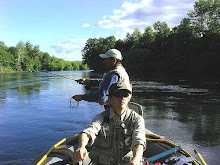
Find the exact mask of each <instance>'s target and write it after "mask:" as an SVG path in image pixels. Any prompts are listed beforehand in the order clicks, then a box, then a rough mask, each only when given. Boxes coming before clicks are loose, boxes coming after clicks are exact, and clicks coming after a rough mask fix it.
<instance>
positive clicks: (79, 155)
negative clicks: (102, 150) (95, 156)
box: [73, 147, 88, 162]
mask: <svg viewBox="0 0 220 165" xmlns="http://www.w3.org/2000/svg"><path fill="white" fill-rule="evenodd" d="M87 156H88V152H87V149H86V148H85V147H80V148H78V149H77V150H76V151H75V152H74V153H73V160H74V162H80V161H83V160H85V158H86V157H87Z"/></svg>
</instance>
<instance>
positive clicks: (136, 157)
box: [129, 145, 144, 165]
mask: <svg viewBox="0 0 220 165" xmlns="http://www.w3.org/2000/svg"><path fill="white" fill-rule="evenodd" d="M143 152H144V146H143V145H136V146H134V147H133V159H132V161H130V163H129V165H140V164H141V160H142V155H143Z"/></svg>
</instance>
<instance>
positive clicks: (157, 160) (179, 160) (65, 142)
mask: <svg viewBox="0 0 220 165" xmlns="http://www.w3.org/2000/svg"><path fill="white" fill-rule="evenodd" d="M129 108H131V109H134V110H135V111H136V112H138V113H139V114H140V115H142V116H143V110H142V107H141V105H139V104H136V103H129ZM78 138H79V135H75V136H72V137H68V138H64V139H62V140H61V141H59V142H58V143H56V144H55V145H54V146H53V147H51V149H49V150H48V151H46V152H44V153H42V154H41V155H40V156H39V157H37V158H36V159H35V160H33V161H32V162H31V163H30V165H36V164H37V165H44V164H45V165H58V164H68V165H74V164H83V165H87V164H89V162H87V163H85V162H84V163H74V162H73V153H74V149H75V150H76V149H77V145H78ZM146 142H147V148H146V150H145V151H144V154H143V164H149V165H206V163H205V161H204V160H203V159H202V157H201V155H199V153H197V152H196V155H197V156H198V159H199V160H197V159H195V158H194V157H192V156H191V155H190V154H189V153H188V152H187V151H185V150H184V149H183V148H182V147H181V146H178V145H176V144H174V143H173V142H171V141H170V140H168V139H166V138H164V137H160V136H159V135H157V134H154V133H152V132H151V131H149V130H147V129H146ZM87 150H88V152H89V151H90V150H91V147H88V148H87Z"/></svg>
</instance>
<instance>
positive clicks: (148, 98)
mask: <svg viewBox="0 0 220 165" xmlns="http://www.w3.org/2000/svg"><path fill="white" fill-rule="evenodd" d="M99 76H100V75H93V74H91V73H90V72H89V71H65V72H50V73H48V72H39V73H7V74H0V146H1V150H0V164H1V165H4V164H22V165H23V164H28V163H30V161H31V160H33V159H34V158H35V157H37V156H38V155H39V154H40V153H42V152H44V151H45V150H47V149H49V148H50V147H52V146H53V145H54V144H55V143H57V142H58V141H60V140H61V139H63V138H65V137H69V136H73V135H75V134H77V133H79V132H80V131H81V130H82V129H83V128H85V127H86V126H87V124H88V123H90V121H91V119H92V118H93V117H94V116H95V115H96V114H97V113H100V112H101V111H103V110H104V109H103V107H102V106H100V105H98V104H96V103H89V102H86V101H81V102H80V103H79V105H78V106H77V103H76V102H72V107H71V108H70V104H69V99H70V97H71V96H73V95H74V94H83V93H86V92H88V91H86V90H85V88H84V87H83V86H82V85H79V84H77V83H76V82H75V81H73V80H74V79H79V78H81V77H99ZM144 77H145V78H143V76H142V78H137V77H131V81H132V84H133V97H132V101H133V102H137V103H140V104H141V105H142V106H143V107H144V113H145V123H146V127H147V128H148V129H149V130H151V131H152V132H154V133H157V134H159V135H161V136H165V137H167V138H168V139H170V140H172V141H174V142H175V143H177V144H178V145H181V146H182V147H183V148H184V149H186V150H187V151H189V152H190V154H192V155H193V156H195V155H194V152H193V150H194V149H196V150H197V151H199V152H200V154H201V155H202V156H203V158H204V159H205V160H206V162H207V164H209V165H218V164H220V159H219V155H220V129H219V128H220V113H219V111H220V80H219V79H216V78H215V79H214V78H203V79H201V78H200V79H198V78H197V79H195V78H181V77H175V78H170V77H161V76H160V77H159V76H144Z"/></svg>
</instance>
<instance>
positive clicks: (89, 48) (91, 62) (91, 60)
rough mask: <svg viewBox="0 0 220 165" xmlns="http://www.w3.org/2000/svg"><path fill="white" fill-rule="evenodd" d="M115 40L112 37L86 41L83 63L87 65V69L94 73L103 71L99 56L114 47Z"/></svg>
mask: <svg viewBox="0 0 220 165" xmlns="http://www.w3.org/2000/svg"><path fill="white" fill-rule="evenodd" d="M115 42H116V39H115V37H113V36H110V37H107V38H99V39H96V38H92V39H88V40H87V42H86V44H85V46H84V48H83V50H82V56H83V62H84V63H85V64H88V66H89V68H91V69H94V70H96V71H103V70H104V67H103V65H101V64H102V60H101V58H100V57H99V54H101V53H105V52H106V51H107V50H108V49H111V48H114V47H115Z"/></svg>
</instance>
